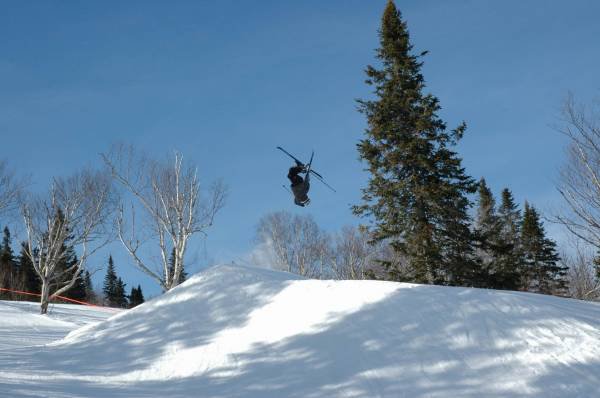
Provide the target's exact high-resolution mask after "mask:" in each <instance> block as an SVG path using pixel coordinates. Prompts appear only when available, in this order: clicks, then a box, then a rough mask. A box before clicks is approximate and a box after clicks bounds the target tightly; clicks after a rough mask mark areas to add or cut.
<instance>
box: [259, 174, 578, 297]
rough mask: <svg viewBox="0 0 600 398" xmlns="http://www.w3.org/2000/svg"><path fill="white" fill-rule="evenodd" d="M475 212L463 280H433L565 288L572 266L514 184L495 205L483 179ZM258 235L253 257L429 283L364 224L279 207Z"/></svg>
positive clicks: (293, 267)
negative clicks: (335, 224) (341, 224)
mask: <svg viewBox="0 0 600 398" xmlns="http://www.w3.org/2000/svg"><path fill="white" fill-rule="evenodd" d="M475 210H476V211H475V212H474V216H473V217H472V220H470V224H469V228H468V229H467V230H468V231H469V236H468V239H469V241H468V242H469V245H470V255H469V256H468V257H464V258H462V262H461V263H460V264H455V266H454V268H453V271H454V272H459V273H460V275H461V279H460V282H457V280H456V279H450V278H449V279H448V280H442V279H439V280H437V281H433V283H434V284H440V285H452V286H471V287H480V288H492V289H502V290H521V291H530V292H538V293H545V294H556V295H566V294H568V291H567V285H568V278H567V266H566V265H565V264H564V263H563V262H562V261H561V259H560V256H559V255H558V252H557V250H556V243H555V242H554V241H553V240H551V239H550V238H548V237H547V235H546V232H545V229H544V225H543V222H542V221H541V220H540V215H539V212H538V210H537V209H536V208H535V207H534V206H532V205H531V204H529V203H527V202H525V204H524V206H523V210H521V209H520V208H519V206H518V205H517V204H516V203H515V200H514V197H513V195H512V193H511V191H510V190H509V189H504V190H503V191H502V193H501V199H500V203H499V204H496V200H495V198H494V196H493V194H492V192H491V190H490V189H489V187H488V186H487V184H486V182H485V180H483V179H482V180H481V181H480V182H479V185H478V200H477V206H476V209H475ZM256 241H257V243H258V248H259V249H258V250H256V251H255V253H254V254H253V258H252V262H253V263H256V264H258V265H261V264H263V265H268V264H271V265H272V266H274V267H275V268H277V269H281V270H285V271H288V272H292V273H296V274H299V275H303V276H306V277H310V278H321V279H326V278H334V279H380V280H391V281H401V282H416V283H428V282H427V281H425V282H424V281H423V280H422V278H421V276H420V273H419V272H418V270H415V267H414V266H413V265H412V263H411V261H410V258H409V257H408V256H406V255H404V254H403V253H402V252H401V251H399V250H397V249H396V248H395V247H394V245H393V240H391V239H383V240H376V239H374V235H373V233H372V232H370V231H369V230H368V228H365V227H362V228H361V227H350V226H348V227H345V228H343V229H342V230H341V231H340V232H337V233H328V232H326V231H325V230H324V229H323V228H321V227H320V226H319V225H318V224H317V223H316V222H315V221H314V219H313V218H312V217H311V216H300V215H292V214H291V213H288V212H283V211H282V212H275V213H270V214H267V215H266V216H264V217H262V218H261V220H260V221H259V223H258V227H257V230H256ZM431 268H432V269H434V268H435V266H431ZM437 272H441V271H440V269H439V268H438V270H437Z"/></svg>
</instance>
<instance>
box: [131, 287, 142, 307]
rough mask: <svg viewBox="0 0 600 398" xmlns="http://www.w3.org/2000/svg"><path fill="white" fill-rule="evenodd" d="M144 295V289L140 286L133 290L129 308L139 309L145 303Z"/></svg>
mask: <svg viewBox="0 0 600 398" xmlns="http://www.w3.org/2000/svg"><path fill="white" fill-rule="evenodd" d="M144 301H145V300H144V293H142V287H141V286H140V285H138V287H137V288H135V287H132V288H131V294H130V295H129V308H133V307H137V306H138V305H140V304H142V303H143V302H144Z"/></svg>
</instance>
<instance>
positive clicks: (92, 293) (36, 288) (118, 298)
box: [0, 227, 144, 308]
mask: <svg viewBox="0 0 600 398" xmlns="http://www.w3.org/2000/svg"><path fill="white" fill-rule="evenodd" d="M35 256H36V254H35V253H34V257H35ZM58 258H59V261H58V265H57V268H56V271H55V273H54V274H53V275H52V278H51V279H50V281H49V284H50V288H51V289H52V288H53V287H54V286H58V285H61V284H64V283H65V282H66V281H68V280H71V278H75V283H74V284H73V286H72V287H71V288H70V289H68V290H67V291H65V292H64V293H63V294H61V297H65V298H67V299H71V300H76V301H80V302H84V303H89V304H97V305H105V306H110V307H117V308H133V307H135V306H137V305H139V304H141V303H143V302H144V294H143V292H142V288H141V286H140V285H138V287H137V288H131V290H130V293H129V294H127V293H126V291H125V289H126V284H125V283H124V282H123V280H122V279H121V278H120V277H118V276H117V274H116V271H115V268H114V263H113V259H112V256H111V257H109V260H108V266H107V272H106V276H105V280H104V286H103V289H102V292H101V293H98V292H97V291H96V290H95V289H94V286H93V284H92V279H91V274H90V272H89V271H87V270H86V271H84V272H83V273H81V275H78V276H75V275H74V273H75V272H76V268H75V267H74V264H77V262H78V259H77V255H76V254H75V250H74V248H73V246H72V245H69V244H68V240H67V241H66V242H65V243H64V244H63V245H62V246H61V248H60V253H59V254H58ZM0 288H3V289H6V290H0V299H1V300H19V301H35V302H38V301H39V300H40V299H39V294H40V292H41V289H42V282H41V280H40V278H39V277H38V274H37V273H36V271H35V269H34V266H33V264H32V262H31V259H30V256H29V255H28V248H27V244H26V243H25V242H23V243H21V247H20V252H19V254H18V255H15V252H14V251H13V248H12V242H11V234H10V230H9V228H8V227H4V230H3V236H2V242H1V243H0ZM61 301H64V302H69V303H73V302H71V301H68V300H62V299H60V298H56V299H55V302H61Z"/></svg>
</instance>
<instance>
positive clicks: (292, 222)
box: [256, 211, 331, 278]
mask: <svg viewBox="0 0 600 398" xmlns="http://www.w3.org/2000/svg"><path fill="white" fill-rule="evenodd" d="M256 238H257V241H258V243H259V244H262V245H263V246H264V247H265V248H266V249H267V250H270V251H271V254H272V255H271V258H272V259H273V260H274V264H272V266H273V267H274V268H276V269H281V270H284V271H288V272H293V273H295V274H299V275H302V276H306V277H309V278H321V277H324V276H326V275H327V274H328V272H329V270H328V260H329V258H330V257H331V256H330V251H329V250H330V245H329V236H328V235H327V234H326V233H325V232H324V231H322V230H321V229H320V228H319V226H318V225H317V224H316V222H315V221H314V219H313V218H312V217H310V216H292V215H291V214H290V213H288V212H284V211H280V212H275V213H270V214H267V215H266V216H264V217H262V218H261V220H260V221H259V224H258V227H257V230H256Z"/></svg>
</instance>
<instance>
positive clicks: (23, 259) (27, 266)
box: [16, 242, 42, 301]
mask: <svg viewBox="0 0 600 398" xmlns="http://www.w3.org/2000/svg"><path fill="white" fill-rule="evenodd" d="M27 250H28V248H27V245H26V243H25V242H23V243H21V251H20V252H19V256H18V257H17V260H16V261H17V263H18V264H19V271H20V281H21V287H22V290H23V291H25V292H28V293H39V292H40V291H41V290H42V282H41V281H40V278H39V276H38V274H37V273H36V272H35V269H34V268H33V264H32V263H31V259H30V258H29V255H28V254H27ZM34 256H35V257H37V256H36V251H34ZM19 299H20V300H27V301H39V299H38V298H36V297H35V296H30V295H25V296H23V297H20V298H19Z"/></svg>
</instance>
